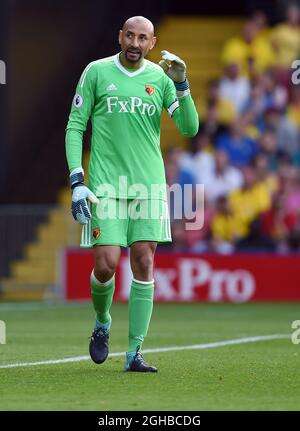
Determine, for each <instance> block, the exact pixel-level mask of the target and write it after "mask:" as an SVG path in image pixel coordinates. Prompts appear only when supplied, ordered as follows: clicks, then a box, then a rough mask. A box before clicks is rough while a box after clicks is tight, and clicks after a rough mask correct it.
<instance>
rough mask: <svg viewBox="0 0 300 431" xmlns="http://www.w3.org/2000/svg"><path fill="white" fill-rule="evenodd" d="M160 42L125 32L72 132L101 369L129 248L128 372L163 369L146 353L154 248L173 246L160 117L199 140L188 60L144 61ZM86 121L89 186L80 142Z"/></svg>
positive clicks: (133, 23) (88, 74)
mask: <svg viewBox="0 0 300 431" xmlns="http://www.w3.org/2000/svg"><path fill="white" fill-rule="evenodd" d="M155 42H156V38H155V36H154V28H153V24H152V23H151V22H150V21H149V20H148V19H146V18H144V17H140V16H136V17H132V18H129V19H128V20H127V21H126V22H125V24H124V25H123V28H122V30H120V33H119V43H120V46H121V52H120V53H117V54H115V55H113V56H111V57H107V58H103V59H100V60H96V61H93V62H92V63H90V64H89V65H88V66H87V67H86V68H85V70H84V71H83V73H82V75H81V78H80V80H79V83H78V86H77V89H76V94H75V96H74V99H73V104H72V108H71V113H70V116H69V121H68V124H67V129H66V155H67V161H68V166H69V170H70V185H71V189H72V214H73V216H74V218H75V220H77V221H78V222H79V223H80V224H82V225H83V230H82V239H81V246H86V247H93V251H94V269H93V271H92V273H91V278H90V283H91V295H92V302H93V306H94V309H95V312H96V322H95V327H94V330H93V333H92V336H91V339H90V344H89V352H90V355H91V358H92V360H93V361H94V362H96V363H98V364H100V363H102V362H104V361H105V360H106V358H107V356H108V350H109V348H108V341H109V333H110V330H111V324H112V319H111V315H110V307H111V304H112V299H113V294H114V288H115V271H116V268H117V265H118V263H119V259H120V253H121V252H120V247H130V265H131V270H132V273H133V279H132V284H131V290H130V297H129V306H128V309H129V332H128V349H127V353H126V357H125V367H124V368H125V370H126V371H137V372H156V371H157V368H156V367H154V366H151V365H149V364H148V363H147V362H146V361H145V360H144V358H143V356H142V354H141V347H142V343H143V341H144V337H145V336H146V335H147V331H148V327H149V323H150V319H151V314H152V308H153V293H154V278H153V260H154V254H155V250H156V246H157V243H161V242H170V241H171V234H170V221H169V216H168V207H167V193H166V180H165V171H164V164H163V159H162V155H161V150H160V118H161V114H162V110H163V108H165V109H166V110H167V112H168V113H169V115H170V117H171V118H172V119H173V120H174V121H175V124H176V126H177V128H178V129H179V131H180V132H181V134H183V135H184V136H194V135H196V133H197V131H198V125H199V120H198V114H197V111H196V109H195V105H194V102H193V100H192V97H191V94H190V90H189V83H188V80H187V78H186V65H185V63H184V61H182V60H181V59H180V58H179V57H177V56H176V55H174V54H171V53H169V52H168V51H162V60H161V61H160V62H159V65H157V64H155V63H152V62H151V61H148V60H146V59H145V57H146V56H147V54H148V52H149V51H150V50H151V49H152V48H153V47H154V45H155ZM89 119H91V123H92V142H91V154H90V162H89V172H88V185H87V186H86V185H85V183H84V172H83V169H82V137H83V132H84V131H85V130H86V127H87V122H88V120H89ZM108 208H109V211H108V210H107V209H108ZM150 209H151V211H150ZM150 212H151V214H150ZM124 214H125V216H124Z"/></svg>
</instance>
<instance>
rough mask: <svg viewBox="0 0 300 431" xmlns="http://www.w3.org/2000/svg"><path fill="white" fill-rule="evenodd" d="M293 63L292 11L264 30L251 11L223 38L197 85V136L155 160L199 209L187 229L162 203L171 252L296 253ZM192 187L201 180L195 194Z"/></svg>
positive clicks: (299, 224)
mask: <svg viewBox="0 0 300 431" xmlns="http://www.w3.org/2000/svg"><path fill="white" fill-rule="evenodd" d="M297 59H300V10H299V8H298V6H296V5H289V6H288V7H287V9H286V18H285V20H284V21H282V22H281V23H279V24H276V25H274V26H273V27H270V26H269V25H268V21H267V16H266V15H265V14H264V13H263V12H261V11H257V12H255V13H254V14H253V15H252V16H251V18H249V19H247V20H246V21H245V23H244V25H243V29H242V32H241V34H240V35H238V36H236V37H234V38H231V39H230V40H227V41H226V42H225V45H224V47H223V51H222V55H221V61H222V65H223V70H224V74H223V76H220V77H219V79H214V80H212V81H211V82H209V83H208V85H207V96H206V101H205V103H204V104H202V105H204V108H205V109H203V111H202V112H201V111H200V112H199V116H200V129H199V133H198V135H197V136H196V137H195V138H194V139H192V140H191V142H190V149H189V150H183V149H180V148H178V147H174V148H169V150H168V151H167V153H166V154H165V166H166V176H167V183H168V184H169V186H172V184H175V183H177V184H180V185H184V184H193V185H194V187H193V189H192V191H191V192H190V191H189V190H188V191H186V192H185V193H192V194H191V196H189V198H191V197H192V200H193V205H194V206H193V208H194V210H195V211H198V212H201V211H203V212H204V225H203V227H202V229H195V230H187V229H186V222H187V219H185V218H184V217H183V218H178V217H176V205H183V204H182V203H180V202H179V204H178V202H177V201H178V199H173V201H174V200H176V202H175V204H174V202H172V201H171V202H170V214H171V221H172V236H173V241H174V242H173V244H172V245H171V246H170V247H172V249H173V250H176V251H192V252H217V253H223V254H229V253H233V252H235V251H251V252H252V251H255V252H256V251H268V252H269V251H271V252H276V253H290V252H298V253H299V252H300V139H299V138H300V84H298V85H297V83H293V82H292V74H293V72H294V76H295V73H296V72H297V69H295V68H294V69H293V67H292V64H293V62H294V61H295V60H297ZM299 64H300V62H299ZM298 67H299V66H298ZM299 70H300V67H299ZM298 75H299V77H300V72H299V74H298ZM196 184H204V190H205V191H204V196H202V193H201V190H197V189H196V186H195V185H196ZM171 195H172V194H171ZM171 200H172V199H171Z"/></svg>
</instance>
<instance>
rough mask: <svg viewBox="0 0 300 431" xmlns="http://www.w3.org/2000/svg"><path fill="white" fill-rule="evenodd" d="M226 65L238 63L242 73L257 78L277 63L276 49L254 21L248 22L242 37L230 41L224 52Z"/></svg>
mask: <svg viewBox="0 0 300 431" xmlns="http://www.w3.org/2000/svg"><path fill="white" fill-rule="evenodd" d="M221 57H222V61H223V63H224V64H225V65H228V64H231V63H238V64H239V65H240V69H241V73H242V74H243V75H246V76H249V77H250V78H255V77H257V76H258V75H259V74H260V73H261V72H263V71H264V70H266V69H268V68H269V67H270V66H272V65H273V64H274V63H275V53H274V49H273V47H272V45H271V43H270V41H269V40H268V38H267V37H265V36H264V35H263V34H262V33H259V28H258V26H257V24H256V23H255V21H254V20H251V19H250V20H247V21H246V22H245V24H244V27H243V31H242V35H241V36H236V37H233V38H231V39H229V40H228V41H227V42H226V44H225V46H224V48H223V52H222V55H221Z"/></svg>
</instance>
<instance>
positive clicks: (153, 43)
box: [150, 36, 156, 49]
mask: <svg viewBox="0 0 300 431" xmlns="http://www.w3.org/2000/svg"><path fill="white" fill-rule="evenodd" d="M155 44H156V37H155V36H153V37H152V43H151V48H150V49H152V48H154V46H155Z"/></svg>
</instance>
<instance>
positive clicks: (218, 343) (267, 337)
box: [0, 334, 291, 369]
mask: <svg viewBox="0 0 300 431" xmlns="http://www.w3.org/2000/svg"><path fill="white" fill-rule="evenodd" d="M290 337H291V336H290V335H288V334H273V335H258V336H255V337H246V338H238V339H236V340H225V341H216V342H212V343H204V344H193V345H191V346H176V347H161V348H157V349H145V350H143V353H163V352H176V351H179V350H198V349H211V348H213V347H223V346H230V345H235V344H243V343H254V342H256V341H267V340H280V339H286V338H290ZM124 355H125V352H115V353H110V354H109V357H111V358H112V357H116V356H124ZM90 359H91V358H90V356H88V355H86V356H75V357H74V358H64V359H51V360H49V361H39V362H24V363H14V364H6V365H0V369H1V368H2V369H3V368H15V367H32V366H34V365H52V364H66V363H69V362H82V361H88V360H90Z"/></svg>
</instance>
